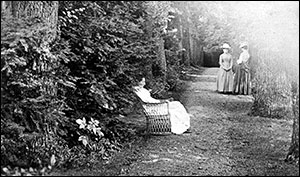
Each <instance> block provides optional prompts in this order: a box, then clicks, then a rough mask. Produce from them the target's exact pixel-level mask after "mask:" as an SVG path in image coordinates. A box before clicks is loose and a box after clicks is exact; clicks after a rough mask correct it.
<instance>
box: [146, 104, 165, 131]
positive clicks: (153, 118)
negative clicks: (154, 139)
mask: <svg viewBox="0 0 300 177" xmlns="http://www.w3.org/2000/svg"><path fill="white" fill-rule="evenodd" d="M142 106H143V108H144V109H143V111H144V113H145V115H146V123H147V132H148V134H170V133H171V121H170V113H169V103H168V102H161V103H145V102H142Z"/></svg>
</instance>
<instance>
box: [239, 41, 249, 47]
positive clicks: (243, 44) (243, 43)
mask: <svg viewBox="0 0 300 177" xmlns="http://www.w3.org/2000/svg"><path fill="white" fill-rule="evenodd" d="M245 46H248V44H247V42H242V43H241V45H240V48H242V47H245Z"/></svg>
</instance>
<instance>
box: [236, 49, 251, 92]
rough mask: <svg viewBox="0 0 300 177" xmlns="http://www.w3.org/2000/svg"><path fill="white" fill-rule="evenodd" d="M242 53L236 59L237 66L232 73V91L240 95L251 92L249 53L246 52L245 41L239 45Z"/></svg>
mask: <svg viewBox="0 0 300 177" xmlns="http://www.w3.org/2000/svg"><path fill="white" fill-rule="evenodd" d="M240 48H241V50H242V53H241V54H240V57H239V59H238V60H237V66H236V70H235V75H234V82H233V93H234V94H241V95H250V94H251V83H250V67H249V59H250V54H249V52H248V46H247V43H242V44H241V45H240Z"/></svg>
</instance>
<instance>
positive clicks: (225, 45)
mask: <svg viewBox="0 0 300 177" xmlns="http://www.w3.org/2000/svg"><path fill="white" fill-rule="evenodd" d="M222 48H223V49H230V48H231V47H230V46H229V45H228V44H227V43H224V44H223V46H222Z"/></svg>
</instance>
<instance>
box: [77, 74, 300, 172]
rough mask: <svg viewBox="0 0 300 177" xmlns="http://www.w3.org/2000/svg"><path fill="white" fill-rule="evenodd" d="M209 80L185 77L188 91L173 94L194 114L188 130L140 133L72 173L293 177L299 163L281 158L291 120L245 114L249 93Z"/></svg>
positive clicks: (249, 102) (285, 149)
mask: <svg viewBox="0 0 300 177" xmlns="http://www.w3.org/2000/svg"><path fill="white" fill-rule="evenodd" d="M204 73H205V72H204ZM206 73H207V72H206ZM208 73H209V72H208ZM211 74H212V73H210V75H211ZM213 74H214V73H213ZM212 80H213V79H211V77H210V79H208V80H207V81H205V80H203V78H201V81H199V80H198V81H197V79H196V80H195V81H194V82H192V81H186V83H187V85H188V88H187V90H186V91H185V92H183V93H180V96H178V95H177V96H176V95H174V97H175V100H180V101H181V102H182V103H183V105H184V106H185V107H186V108H187V110H188V112H189V113H191V114H193V115H194V117H191V127H192V129H193V132H192V133H191V134H182V135H168V136H150V137H149V138H148V139H144V138H141V140H140V141H138V142H137V143H135V144H133V145H132V146H130V147H128V148H126V149H125V150H124V151H122V152H121V153H119V154H118V155H117V156H116V157H114V158H113V159H111V161H110V162H109V163H107V164H106V165H104V166H102V167H101V168H99V167H95V169H87V170H86V172H84V171H85V170H81V171H80V172H77V173H73V175H84V173H85V174H87V172H88V171H89V175H120V176H136V175H139V176H148V175H151V176H153V175H154V176H158V175H175V176H177V175H179V176H181V175H184V176H189V175H197V176H202V175H222V176H225V175H239V176H240V175H243V176H244V175H268V176H275V175H276V176H281V175H283V176H287V175H288V176H298V175H299V165H294V164H288V163H286V162H284V161H283V159H284V157H285V155H286V153H287V150H288V147H289V144H290V140H291V137H290V135H291V130H292V121H288V120H274V119H269V118H262V117H251V116H249V115H247V113H248V112H249V109H250V107H251V104H252V98H251V97H250V96H237V95H224V94H219V93H217V92H215V82H212ZM137 119H139V120H138V121H140V123H142V122H143V121H145V120H144V118H142V117H137ZM100 169H102V170H100ZM92 171H93V172H92Z"/></svg>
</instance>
